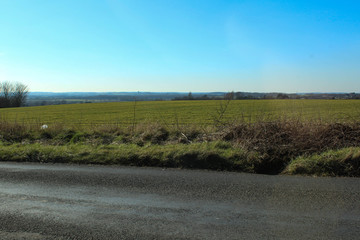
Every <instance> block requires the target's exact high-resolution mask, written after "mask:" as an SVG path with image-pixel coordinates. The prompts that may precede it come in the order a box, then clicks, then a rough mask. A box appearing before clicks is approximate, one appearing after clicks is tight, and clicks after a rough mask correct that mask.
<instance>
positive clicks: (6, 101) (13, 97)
mask: <svg viewBox="0 0 360 240" xmlns="http://www.w3.org/2000/svg"><path fill="white" fill-rule="evenodd" d="M28 92H29V90H28V87H27V86H26V85H24V84H22V83H19V82H16V83H10V82H3V83H0V108H6V107H20V106H23V105H24V104H25V101H26V98H27V95H28Z"/></svg>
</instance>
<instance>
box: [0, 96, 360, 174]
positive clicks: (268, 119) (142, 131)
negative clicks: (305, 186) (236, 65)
mask: <svg viewBox="0 0 360 240" xmlns="http://www.w3.org/2000/svg"><path fill="white" fill-rule="evenodd" d="M0 116H1V121H0V161H35V162H69V163H86V164H88V163H91V164H122V165H134V166H158V167H177V168H202V169H212V170H229V171H242V172H251V173H266V174H279V173H284V174H308V175H319V176H356V177H360V121H359V119H360V101H357V100H231V101H228V100H219V101H215V100H213V101H153V102H119V103H91V104H68V105H53V106H42V107H24V108H8V109H1V110H0ZM43 124H46V125H47V126H48V127H47V128H40V126H42V125H43Z"/></svg>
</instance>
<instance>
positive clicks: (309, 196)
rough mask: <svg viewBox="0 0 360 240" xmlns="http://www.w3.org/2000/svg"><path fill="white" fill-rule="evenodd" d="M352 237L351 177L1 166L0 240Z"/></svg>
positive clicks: (357, 186)
mask: <svg viewBox="0 0 360 240" xmlns="http://www.w3.org/2000/svg"><path fill="white" fill-rule="evenodd" d="M359 236H360V179H359V178H313V177H301V176H267V175H254V174H244V173H229V172H212V171H200V170H179V169H161V168H135V167H134V168H132V167H119V166H86V165H82V166H79V165H66V164H34V163H6V162H0V239H358V237H359Z"/></svg>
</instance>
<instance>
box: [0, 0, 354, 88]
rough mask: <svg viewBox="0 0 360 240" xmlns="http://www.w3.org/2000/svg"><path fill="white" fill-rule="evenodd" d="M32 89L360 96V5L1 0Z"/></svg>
mask: <svg viewBox="0 0 360 240" xmlns="http://www.w3.org/2000/svg"><path fill="white" fill-rule="evenodd" d="M0 32H1V34H0V81H1V82H2V81H19V82H22V83H25V84H27V85H28V86H29V88H30V90H31V91H55V92H67V91H71V92H72V91H82V92H86V91H96V92H101V91H157V92H161V91H162V92H164V91H181V92H188V91H193V92H207V91H259V92H270V91H276V92H360V1H358V0H354V1H347V0H341V1H331V0H319V1H316V0H313V1H306V0H275V1H257V0H251V1H250V0H249V1H241V0H237V1H235V0H228V1H226V0H214V1H211V0H0Z"/></svg>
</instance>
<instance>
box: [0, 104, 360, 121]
mask: <svg viewBox="0 0 360 240" xmlns="http://www.w3.org/2000/svg"><path fill="white" fill-rule="evenodd" d="M226 104H227V102H226V101H225V100H223V101H222V100H218V101H150V102H117V103H90V104H68V105H56V106H40V107H25V108H11V109H0V118H1V119H2V121H6V122H12V123H14V122H16V123H19V124H25V125H27V124H29V125H40V124H48V125H49V124H50V125H51V124H54V123H57V124H62V125H66V126H74V125H75V126H92V125H103V124H117V125H123V126H128V125H131V124H133V123H134V122H135V123H144V122H146V123H154V122H158V123H161V124H163V125H167V126H168V125H175V124H180V125H189V124H195V125H197V124H198V125H211V124H213V122H214V118H218V117H219V110H220V109H221V107H222V106H225V105H226ZM359 116H360V101H357V100H233V101H230V102H229V103H228V108H227V109H226V111H224V116H223V118H224V119H227V121H230V122H233V121H246V122H255V121H259V120H274V119H278V118H290V119H294V118H295V119H300V120H303V121H307V120H321V121H324V122H349V121H354V120H356V119H358V118H359Z"/></svg>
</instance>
